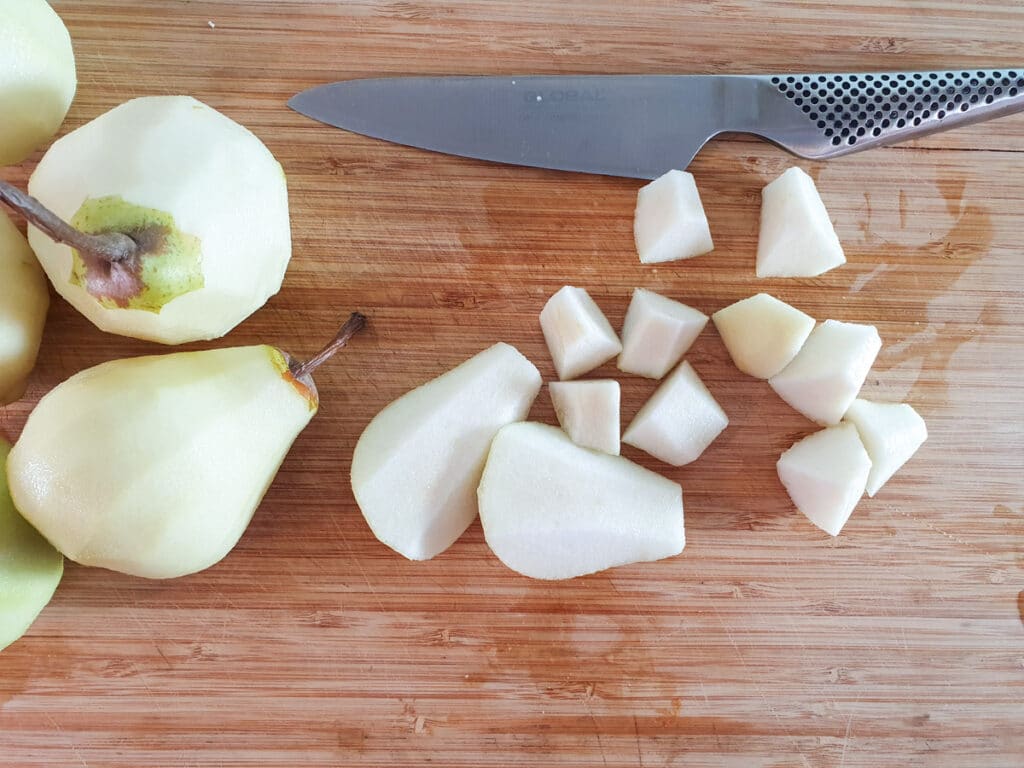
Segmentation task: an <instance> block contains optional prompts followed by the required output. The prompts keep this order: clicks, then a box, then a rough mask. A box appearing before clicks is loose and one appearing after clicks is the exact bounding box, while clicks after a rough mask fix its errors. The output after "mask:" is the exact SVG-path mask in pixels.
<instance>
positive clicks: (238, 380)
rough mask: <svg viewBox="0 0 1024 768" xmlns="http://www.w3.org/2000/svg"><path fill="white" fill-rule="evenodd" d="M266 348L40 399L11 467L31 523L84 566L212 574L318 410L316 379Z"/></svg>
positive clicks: (152, 364) (115, 376) (193, 355)
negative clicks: (210, 570) (206, 572)
mask: <svg viewBox="0 0 1024 768" xmlns="http://www.w3.org/2000/svg"><path fill="white" fill-rule="evenodd" d="M364 323H365V318H363V317H362V315H358V314H355V315H353V316H352V317H351V318H350V319H349V321H348V322H347V323H346V324H345V326H344V327H343V328H342V329H341V331H340V332H339V334H338V336H337V337H336V338H335V339H334V340H333V341H332V342H331V343H330V344H328V345H327V346H326V347H324V349H323V350H321V352H320V353H318V354H317V355H316V356H315V357H313V358H311V359H310V360H309V361H307V362H306V363H297V362H293V361H291V360H290V358H289V357H288V355H286V354H285V353H284V352H282V351H281V350H279V349H277V348H275V347H271V346H266V345H259V346H250V347H234V348H230V349H216V350H209V351H205V352H180V353H176V354H169V355H159V356H154V357H138V358H134V359H128V360H114V361H112V362H109V363H104V364H102V365H98V366H96V367H94V368H90V369H88V370H85V371H82V372H81V373H78V374H76V375H75V376H72V377H71V378H70V379H68V380H67V381H65V382H64V383H62V384H60V385H58V386H57V387H56V388H55V389H54V390H53V391H51V392H50V393H49V394H48V395H46V396H45V397H44V398H43V399H42V400H41V401H40V402H39V405H38V406H37V407H36V409H35V410H34V411H33V412H32V414H31V415H30V416H29V419H28V422H27V423H26V425H25V429H24V431H23V432H22V434H21V438H20V439H19V440H18V442H17V443H16V444H15V446H14V449H13V450H12V451H11V454H10V457H9V458H8V461H7V473H8V478H9V480H10V486H11V495H12V497H13V498H14V502H15V504H16V505H17V507H18V509H20V510H21V513H22V514H23V515H24V516H25V518H26V519H27V520H28V521H29V522H30V523H32V524H33V525H34V526H35V527H36V528H38V529H39V531H40V532H41V533H42V534H43V535H44V536H46V538H47V539H49V540H50V542H52V543H53V545H54V546H56V547H57V549H59V550H60V551H61V552H63V553H64V554H65V555H66V556H67V557H69V558H71V559H72V560H74V561H76V562H79V563H82V564H83V565H94V566H100V567H104V568H110V569H112V570H116V571H122V572H124V573H128V574H132V575H136V576H145V577H149V578H172V577H175V576H183V575H185V574H188V573H193V572H195V571H199V570H202V569H203V568H207V567H209V566H211V565H213V564H214V563H216V562H217V561H219V560H220V559H221V558H223V557H224V556H225V555H226V554H227V553H228V552H229V551H230V550H231V549H232V547H234V545H235V544H236V543H237V541H238V539H239V538H240V537H241V535H242V533H243V531H244V530H245V528H246V526H247V525H248V524H249V521H250V519H251V518H252V515H253V513H254V512H255V510H256V507H257V506H258V505H259V503H260V500H261V499H262V498H263V494H264V493H265V492H266V490H267V488H268V487H269V486H270V483H271V481H272V480H273V479H274V475H275V474H276V473H277V470H278V467H279V466H280V465H281V462H282V461H283V460H284V457H285V455H286V454H287V453H288V450H289V448H290V447H291V444H292V442H293V441H294V440H295V438H296V437H297V436H298V434H299V433H300V432H301V431H302V430H303V428H304V427H305V426H306V424H307V423H309V420H310V419H311V418H312V417H313V415H314V414H315V413H316V411H317V407H318V404H319V400H318V395H317V391H316V386H315V385H314V384H313V380H312V377H311V374H312V372H313V370H314V369H315V368H316V367H317V366H319V365H320V364H321V363H322V362H324V361H325V360H326V359H327V358H329V357H330V356H331V355H332V354H333V353H334V352H336V351H337V350H338V349H340V348H341V347H342V346H344V345H345V344H346V343H347V341H348V339H349V338H350V337H351V336H352V334H354V333H356V332H357V331H358V330H359V329H360V328H362V327H363V324H364Z"/></svg>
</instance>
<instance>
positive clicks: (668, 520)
mask: <svg viewBox="0 0 1024 768" xmlns="http://www.w3.org/2000/svg"><path fill="white" fill-rule="evenodd" d="M478 495H479V499H480V521H481V523H483V528H484V537H485V538H486V540H487V544H488V546H490V548H491V550H492V551H493V552H494V554H495V555H497V557H498V559H499V560H501V562H503V563H504V564H505V565H507V566H508V567H509V568H511V569H512V570H514V571H516V572H518V573H521V574H522V575H524V576H529V577H531V578H534V579H571V578H573V577H576V576H583V575H586V574H588V573H595V572H596V571H603V570H604V569H606V568H613V567H615V566H620V565H627V564H629V563H639V562H649V561H652V560H661V559H662V558H666V557H672V556H673V555H678V554H679V553H680V552H682V551H683V547H684V546H685V544H686V535H685V531H684V529H683V492H682V489H681V488H680V487H679V484H678V483H674V482H672V481H671V480H668V479H666V478H664V477H662V476H661V475H658V474H656V473H654V472H651V471H650V470H648V469H644V468H643V467H641V466H639V465H637V464H634V463H633V462H631V461H629V460H627V459H624V458H622V457H620V456H609V455H607V454H604V453H598V452H597V451H589V450H587V449H586V448H581V447H580V446H578V445H576V444H575V443H573V442H572V441H571V440H570V439H569V438H568V437H567V436H566V435H565V433H564V432H562V431H561V430H559V429H555V428H554V427H549V426H547V425H546V424H537V423H532V422H526V423H521V424H511V425H509V426H507V427H504V428H503V429H502V430H501V431H500V432H498V435H497V437H495V438H494V442H493V444H492V445H491V451H490V454H489V456H488V457H487V467H486V469H485V470H484V474H483V478H482V479H481V481H480V489H479V491H478Z"/></svg>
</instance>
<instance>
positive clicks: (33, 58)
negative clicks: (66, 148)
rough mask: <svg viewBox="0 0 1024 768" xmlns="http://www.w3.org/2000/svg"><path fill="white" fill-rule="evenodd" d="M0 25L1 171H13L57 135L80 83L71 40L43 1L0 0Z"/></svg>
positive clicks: (58, 17) (57, 17)
mask: <svg viewBox="0 0 1024 768" xmlns="http://www.w3.org/2000/svg"><path fill="white" fill-rule="evenodd" d="M0 19H2V20H3V22H2V23H0V116H2V118H0V165H13V164H14V163H20V162H21V161H22V160H24V159H25V158H26V157H28V156H29V155H30V154H31V153H32V152H34V151H35V150H36V149H37V148H39V147H40V146H41V145H42V144H44V143H45V142H46V141H48V140H49V139H50V138H51V137H52V136H53V135H54V134H55V133H57V129H59V128H60V124H61V123H62V122H64V117H65V116H66V115H67V113H68V108H69V107H70V106H71V101H72V99H74V97H75V89H76V88H77V85H78V79H77V76H76V73H75V55H74V52H73V51H72V48H71V36H70V35H69V34H68V30H67V27H65V26H64V22H63V21H61V18H60V16H58V15H57V13H56V12H55V11H54V10H53V8H51V7H50V4H49V3H48V2H46V0H0Z"/></svg>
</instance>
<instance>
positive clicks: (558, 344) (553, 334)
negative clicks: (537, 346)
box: [540, 285, 622, 381]
mask: <svg viewBox="0 0 1024 768" xmlns="http://www.w3.org/2000/svg"><path fill="white" fill-rule="evenodd" d="M540 327H541V330H542V331H543V332H544V340H545V341H546V342H547V345H548V351H549V352H551V360H552V361H553V362H554V364H555V371H556V372H557V373H558V378H559V379H561V380H562V381H565V380H566V379H575V378H576V377H577V376H582V375H583V374H584V373H587V372H588V371H592V370H594V369H595V368H597V367H598V366H599V365H601V364H602V363H606V362H608V361H609V360H611V359H612V358H613V357H615V356H616V355H617V354H619V352H621V351H622V344H621V343H620V342H619V337H618V336H616V335H615V331H613V330H612V326H611V323H609V322H608V318H606V317H605V316H604V313H603V312H601V309H600V307H598V306H597V304H596V302H595V301H594V300H593V299H592V298H590V294H589V293H587V292H586V290H584V289H583V288H576V287H574V286H571V285H566V286H563V287H562V288H560V289H559V290H558V291H557V292H556V293H555V294H554V295H553V296H552V297H551V298H550V299H548V301H547V303H546V304H545V305H544V309H542V310H541V313H540Z"/></svg>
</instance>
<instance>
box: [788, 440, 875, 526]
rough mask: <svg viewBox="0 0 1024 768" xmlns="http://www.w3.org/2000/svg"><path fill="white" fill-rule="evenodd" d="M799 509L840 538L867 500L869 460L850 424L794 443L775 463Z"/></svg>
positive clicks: (815, 522)
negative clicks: (856, 510) (854, 511)
mask: <svg viewBox="0 0 1024 768" xmlns="http://www.w3.org/2000/svg"><path fill="white" fill-rule="evenodd" d="M776 469H777V470H778V473H779V479H780V480H781V481H782V484H783V485H784V486H785V487H786V492H787V493H788V494H789V497H790V498H791V499H792V500H793V503H794V504H795V505H796V508H797V509H799V510H800V511H801V512H803V513H804V515H805V516H806V517H807V519H808V520H810V521H811V522H812V523H814V524H815V525H816V526H818V527H819V528H821V530H823V531H825V532H826V533H828V534H830V535H832V536H838V535H839V531H841V530H842V528H843V526H844V525H846V521H847V520H848V519H849V518H850V514H851V513H852V512H853V509H854V507H856V506H857V502H858V501H860V498H861V496H863V495H864V488H865V485H866V484H867V481H868V473H869V472H870V471H871V459H870V458H869V457H868V453H867V451H866V450H864V445H863V444H862V443H861V440H860V437H859V435H858V434H857V430H856V428H855V427H854V426H853V425H852V424H840V425H839V426H835V427H826V428H825V429H822V430H820V431H818V432H815V433H814V434H812V435H808V436H807V437H805V438H804V439H803V440H800V441H798V442H796V443H794V444H793V446H792V447H790V449H789V450H787V451H786V452H785V453H783V454H782V456H780V457H779V461H778V463H777V464H776Z"/></svg>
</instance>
